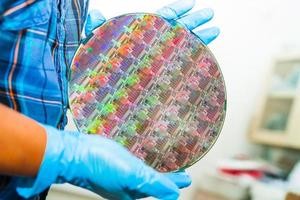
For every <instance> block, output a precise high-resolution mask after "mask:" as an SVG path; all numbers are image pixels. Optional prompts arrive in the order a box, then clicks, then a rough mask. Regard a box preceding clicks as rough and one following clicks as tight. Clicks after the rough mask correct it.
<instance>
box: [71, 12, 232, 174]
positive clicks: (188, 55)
mask: <svg viewBox="0 0 300 200" xmlns="http://www.w3.org/2000/svg"><path fill="white" fill-rule="evenodd" d="M69 102H70V108H71V111H72V114H73V117H74V120H75V123H76V125H77V127H78V129H79V130H80V131H81V132H84V133H89V134H98V135H102V136H105V137H108V138H111V139H113V140H115V141H117V142H119V143H120V144H122V145H124V146H125V147H126V148H128V149H129V151H131V152H132V153H133V154H134V155H136V156H137V157H139V158H141V159H142V160H144V161H145V162H146V163H147V164H148V165H150V166H152V167H153V168H155V169H157V170H158V171H161V172H169V171H176V170H180V169H184V168H186V167H188V166H190V165H192V164H194V163H195V162H196V161H198V160H199V159H200V158H201V157H202V156H204V154H205V153H206V152H207V151H208V150H209V149H210V148H211V146H212V145H213V144H214V143H215V141H216V140H217V138H218V135H219V133H220V131H221V129H222V125H223V122H224V118H225V110H226V92H225V84H224V80H223V77H222V74H221V71H220V69H219V67H218V64H217V62H216V60H215V58H214V56H213V55H212V53H211V52H210V51H209V50H208V48H207V47H206V46H205V45H204V44H203V43H202V42H201V40H200V39H199V38H198V37H197V36H195V35H194V34H193V33H191V32H190V31H188V30H186V29H185V28H184V27H183V26H182V25H180V24H178V23H176V22H175V21H174V22H167V21H166V20H164V19H163V18H161V17H159V16H157V15H153V14H143V13H139V14H128V15H122V16H119V17H116V18H113V19H111V20H109V21H108V22H106V23H105V24H104V25H102V26H100V27H98V28H97V29H95V30H94V31H93V34H92V35H90V36H89V37H88V38H87V39H86V40H85V41H84V42H83V43H82V44H81V45H80V47H79V48H78V50H77V53H76V55H75V56H74V58H73V62H72V65H71V75H70V84H69ZM100 148H101V147H100ZM112 159H113V158H112Z"/></svg>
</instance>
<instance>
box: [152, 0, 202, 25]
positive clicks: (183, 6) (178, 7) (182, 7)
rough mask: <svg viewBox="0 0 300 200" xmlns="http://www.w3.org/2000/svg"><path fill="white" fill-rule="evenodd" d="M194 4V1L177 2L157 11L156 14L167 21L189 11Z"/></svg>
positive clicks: (178, 0)
mask: <svg viewBox="0 0 300 200" xmlns="http://www.w3.org/2000/svg"><path fill="white" fill-rule="evenodd" d="M195 3H196V0H184V1H183V0H177V1H175V2H173V3H171V4H169V5H166V6H164V7H163V8H161V9H159V10H157V11H156V13H157V14H159V15H161V16H162V17H164V18H165V19H167V20H171V19H175V18H178V17H180V16H182V15H183V14H185V13H186V12H188V11H189V10H191V9H192V8H193V7H194V6H195Z"/></svg>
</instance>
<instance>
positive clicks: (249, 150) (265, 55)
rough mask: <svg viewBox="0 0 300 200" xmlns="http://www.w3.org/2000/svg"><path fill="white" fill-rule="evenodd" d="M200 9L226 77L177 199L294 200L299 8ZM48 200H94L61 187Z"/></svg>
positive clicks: (206, 2)
mask: <svg viewBox="0 0 300 200" xmlns="http://www.w3.org/2000/svg"><path fill="white" fill-rule="evenodd" d="M170 2H172V0H151V1H149V0H143V1H141V0H109V1H107V0H91V3H90V9H99V10H100V11H101V12H102V13H103V14H104V16H105V17H106V18H107V19H109V18H111V17H114V16H117V15H120V14H124V13H129V12H154V11H156V10H157V9H159V8H160V7H162V6H164V5H166V4H168V3H170ZM182 3H184V0H182ZM205 7H211V8H213V9H214V11H215V18H214V19H213V20H212V21H211V22H210V23H208V24H207V25H204V26H203V27H202V28H205V27H209V26H219V27H220V29H221V34H220V36H219V38H218V39H217V40H215V41H214V42H212V43H211V44H210V45H209V47H210V49H211V50H212V52H213V53H214V54H215V56H216V58H217V60H218V62H219V64H220V67H221V69H222V71H223V74H224V77H225V82H226V86H227V95H228V109H227V116H226V121H225V124H224V127H223V130H222V132H221V136H220V138H219V139H218V141H217V143H216V144H215V146H214V147H213V148H212V150H211V151H210V152H209V153H208V154H207V155H206V156H205V157H204V158H203V159H202V160H201V161H199V162H198V163H196V164H195V165H194V166H192V167H190V168H189V169H188V170H187V172H188V173H189V174H190V175H191V177H192V179H193V184H192V186H191V187H189V188H188V189H185V190H182V192H181V196H180V199H191V200H194V199H195V200H202V199H204V200H240V199H254V200H277V199H278V200H284V199H286V200H293V199H300V197H299V195H300V164H299V165H298V167H297V162H298V161H300V91H299V84H300V82H299V81H298V79H299V74H300V26H299V21H300V12H299V8H300V1H298V0H284V1H283V0H264V1H259V0H251V1H250V0H248V1H247V0H226V1H224V0H197V2H196V7H195V8H194V10H197V9H201V8H205ZM69 121H70V124H69V126H68V128H69V129H75V127H74V125H73V124H72V120H71V119H70V120H69ZM99 178H101V177H99ZM48 199H49V200H53V199H60V200H63V199H72V200H73V199H75V200H76V199H99V198H98V197H97V196H96V195H93V194H91V193H89V192H87V191H84V190H79V189H77V188H74V187H70V186H68V185H64V186H62V187H61V186H60V187H58V186H54V187H53V188H52V190H51V192H50V195H49V197H48Z"/></svg>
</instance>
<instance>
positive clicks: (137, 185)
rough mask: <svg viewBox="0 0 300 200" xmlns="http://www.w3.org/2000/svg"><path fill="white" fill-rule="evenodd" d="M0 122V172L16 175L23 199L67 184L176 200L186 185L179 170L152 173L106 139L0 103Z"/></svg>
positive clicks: (121, 195) (111, 194)
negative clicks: (53, 124)
mask: <svg viewBox="0 0 300 200" xmlns="http://www.w3.org/2000/svg"><path fill="white" fill-rule="evenodd" d="M0 119H1V121H0V146H1V151H0V174H9V175H14V176H19V178H16V185H17V191H18V192H19V194H20V195H21V196H23V197H25V198H28V197H31V196H33V195H35V194H38V193H40V192H42V191H43V190H45V189H46V188H48V187H49V186H50V185H51V184H52V183H65V182H68V183H71V184H74V185H77V186H80V187H83V188H86V189H89V190H91V191H93V192H95V193H97V194H99V195H101V196H104V197H107V198H109V199H135V198H141V197H147V196H154V197H157V198H161V199H176V198H177V197H178V195H179V190H178V189H179V188H182V187H186V186H188V185H189V184H190V183H191V180H190V178H189V176H188V175H187V174H186V173H184V172H179V173H175V174H162V173H159V172H156V171H155V170H154V169H152V168H150V167H148V166H146V165H145V164H144V163H143V162H142V161H141V160H140V159H138V158H136V157H135V156H133V155H132V154H131V153H130V152H128V151H127V149H125V148H124V147H122V146H121V145H119V144H117V143H116V142H114V141H112V140H110V139H107V138H104V137H101V136H95V135H86V134H81V133H78V132H68V131H61V130H58V129H56V128H53V127H50V126H46V125H40V124H38V123H37V122H35V121H34V120H31V119H29V118H27V117H25V116H23V115H21V114H19V113H17V112H16V111H13V110H12V109H10V108H7V107H5V106H3V105H0ZM20 176H22V177H20ZM30 177H31V178H30Z"/></svg>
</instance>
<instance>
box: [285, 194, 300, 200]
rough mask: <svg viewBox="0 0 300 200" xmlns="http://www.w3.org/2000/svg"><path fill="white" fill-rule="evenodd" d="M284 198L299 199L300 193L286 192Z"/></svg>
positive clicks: (289, 199)
mask: <svg viewBox="0 0 300 200" xmlns="http://www.w3.org/2000/svg"><path fill="white" fill-rule="evenodd" d="M285 200H300V195H298V194H294V193H288V194H287V195H286V198H285Z"/></svg>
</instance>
